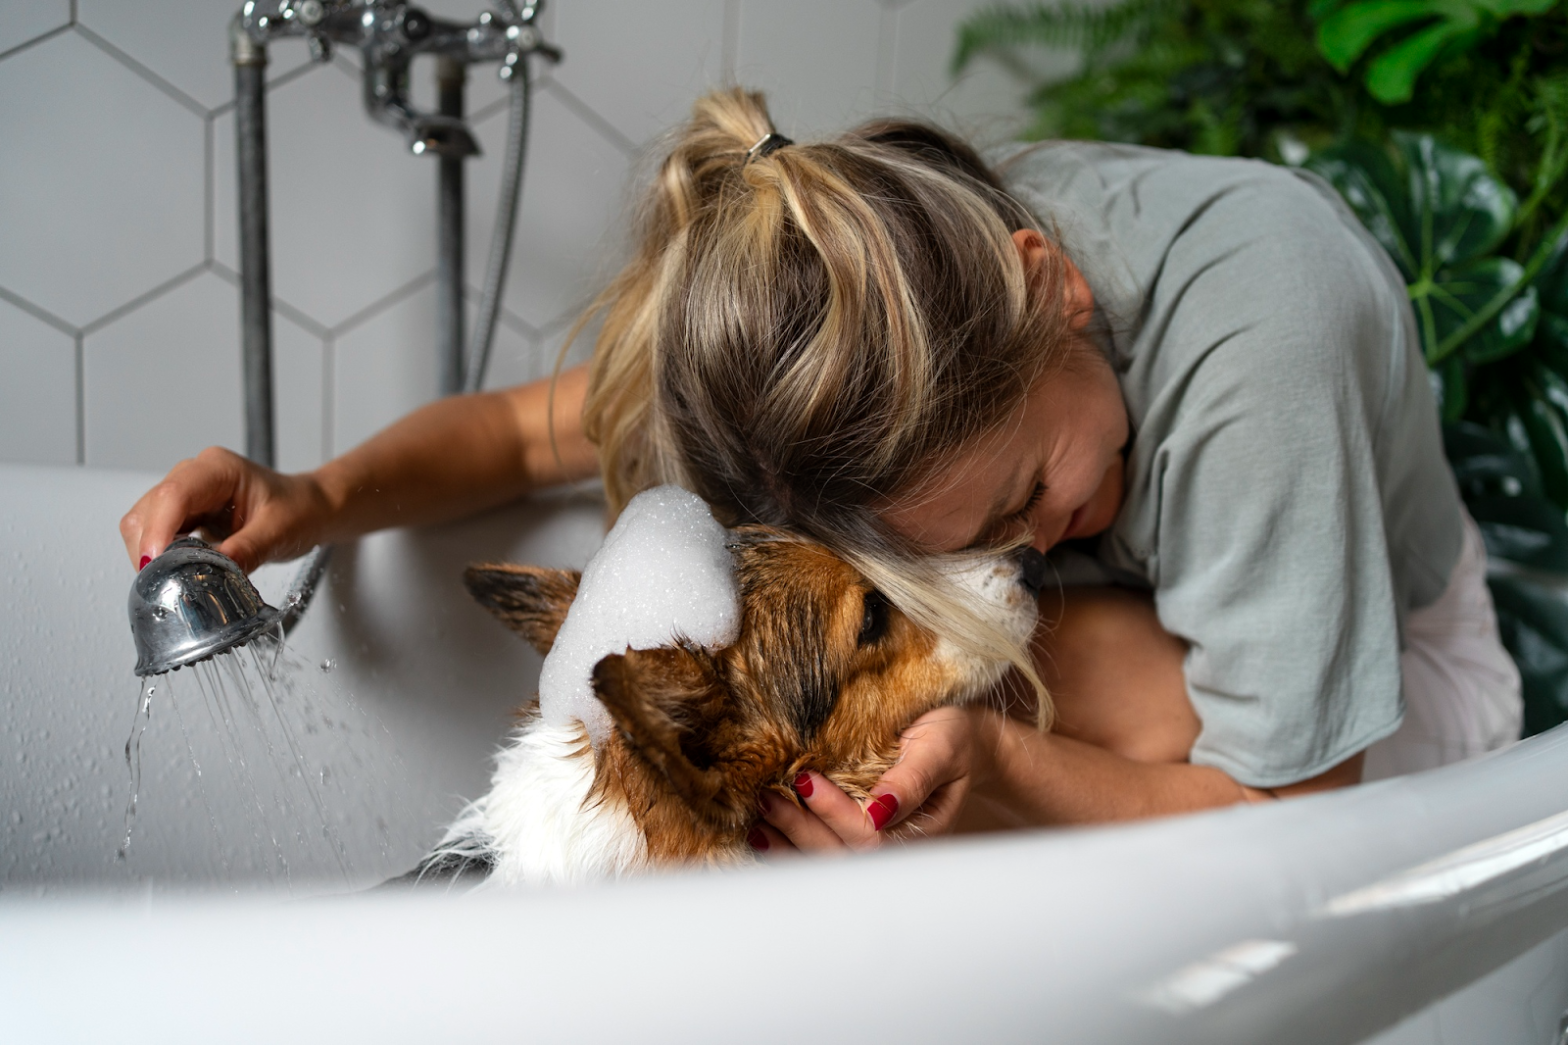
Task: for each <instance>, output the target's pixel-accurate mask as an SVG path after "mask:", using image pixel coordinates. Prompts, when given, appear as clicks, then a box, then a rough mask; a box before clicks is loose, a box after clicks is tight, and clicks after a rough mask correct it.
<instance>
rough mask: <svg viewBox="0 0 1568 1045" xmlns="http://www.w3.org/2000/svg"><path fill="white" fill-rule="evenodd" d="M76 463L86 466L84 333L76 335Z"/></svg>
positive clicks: (85, 364) (79, 465)
mask: <svg viewBox="0 0 1568 1045" xmlns="http://www.w3.org/2000/svg"><path fill="white" fill-rule="evenodd" d="M75 340H76V360H75V362H76V464H77V466H78V467H82V468H85V467H86V466H87V349H86V346H85V345H84V342H85V341H86V335H85V334H82V333H80V332H78V333H77V335H76V339H75Z"/></svg>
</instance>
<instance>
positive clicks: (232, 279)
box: [207, 260, 331, 338]
mask: <svg viewBox="0 0 1568 1045" xmlns="http://www.w3.org/2000/svg"><path fill="white" fill-rule="evenodd" d="M207 271H208V272H211V273H212V274H213V275H214V276H217V277H218V278H219V279H221V280H223V282H225V283H227V284H228V285H229V286H231V287H234V288H235V289H236V290H238V289H239V285H240V276H239V273H238V272H235V271H234V270H233V269H231V268H229V266H227V265H225V264H224V263H223V262H221V261H217V260H213V261H209V262H207ZM272 311H274V312H276V313H277V314H278V315H280V316H282V317H283V318H284V319H286V320H288V321H289V322H290V323H293V324H294V325H295V326H297V327H299V328H300V329H301V330H303V331H304V332H305V333H307V334H309V335H310V336H311V337H317V338H321V337H328V336H329V335H330V333H331V331H329V330H328V329H327V327H326V326H325V325H324V324H322V323H320V322H318V321H316V320H314V319H312V318H311V317H309V316H307V315H305V313H303V312H301V311H300V310H299V309H298V308H296V307H294V306H293V305H291V304H289V303H288V302H287V301H284V300H282V299H281V298H279V297H278V296H277V295H276V294H274V295H272Z"/></svg>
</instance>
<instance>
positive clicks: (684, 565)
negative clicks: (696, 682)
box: [539, 486, 740, 745]
mask: <svg viewBox="0 0 1568 1045" xmlns="http://www.w3.org/2000/svg"><path fill="white" fill-rule="evenodd" d="M724 542H725V533H724V528H723V527H722V526H720V525H719V524H718V522H716V521H715V520H714V518H713V516H712V514H711V513H709V511H708V506H707V504H705V503H704V502H703V500H702V499H701V498H700V497H698V496H697V495H696V494H693V493H690V492H688V491H686V490H683V489H681V488H680V487H678V486H659V487H655V488H654V489H652V490H647V491H645V492H643V493H640V494H638V495H637V496H636V497H634V498H632V500H631V502H630V503H629V504H627V506H626V508H625V510H624V511H622V512H621V517H620V519H618V520H617V521H616V523H615V526H614V528H612V529H611V530H610V533H609V536H607V537H605V539H604V544H603V545H602V546H601V547H600V548H599V550H598V552H596V553H595V554H594V557H593V559H592V560H591V561H590V562H589V563H588V566H587V568H586V569H584V570H583V577H582V582H581V583H580V584H579V585H578V588H577V598H576V599H574V600H573V601H572V605H571V608H570V609H569V610H567V613H566V620H565V622H564V623H562V625H561V630H560V632H559V633H558V634H557V635H556V637H555V645H554V646H552V647H551V649H550V655H549V656H548V657H546V658H545V659H544V670H543V671H541V672H540V674H539V712H540V714H541V716H542V717H543V718H544V720H545V721H546V722H549V723H552V724H555V725H565V724H566V723H568V722H570V721H572V720H573V719H577V720H580V721H581V722H582V723H583V725H584V726H586V727H587V728H588V737H589V739H590V740H591V741H592V742H593V743H594V744H595V745H598V744H599V743H600V742H601V741H602V740H603V739H604V738H605V737H606V736H608V735H609V732H610V728H611V725H610V716H609V713H608V712H606V711H605V709H604V705H602V704H600V703H599V700H598V698H597V697H595V696H594V693H593V685H592V682H591V681H590V680H591V678H592V675H593V667H594V665H595V664H597V663H598V662H599V661H600V660H602V659H603V658H604V657H606V656H607V655H609V654H611V653H625V652H626V651H627V650H628V649H654V648H656V647H659V646H667V645H669V644H670V643H671V642H672V641H673V640H674V639H677V638H684V639H688V640H690V641H692V642H695V643H697V644H699V645H702V646H708V647H712V648H717V647H720V646H725V645H728V644H729V643H731V642H733V641H735V636H736V634H737V633H738V631H739V629H740V599H739V596H738V595H737V593H736V590H735V567H734V562H733V560H732V559H731V558H730V552H729V549H727V548H726V547H725V546H724Z"/></svg>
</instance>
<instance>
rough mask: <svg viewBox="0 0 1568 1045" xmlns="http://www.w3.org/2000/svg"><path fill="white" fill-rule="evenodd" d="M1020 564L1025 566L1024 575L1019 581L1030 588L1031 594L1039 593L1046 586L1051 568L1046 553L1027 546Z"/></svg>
mask: <svg viewBox="0 0 1568 1045" xmlns="http://www.w3.org/2000/svg"><path fill="white" fill-rule="evenodd" d="M1019 565H1021V566H1022V567H1023V576H1021V577H1020V578H1019V581H1020V582H1021V583H1022V584H1023V586H1024V587H1025V588H1028V589H1029V592H1030V594H1032V595H1039V594H1040V590H1041V589H1042V588H1044V587H1045V579H1046V573H1047V571H1048V570H1049V569H1050V567H1049V565H1048V564H1047V562H1046V558H1045V553H1044V552H1041V551H1036V550H1035V549H1033V548H1025V549H1024V552H1023V556H1022V557H1021V561H1020V563H1019Z"/></svg>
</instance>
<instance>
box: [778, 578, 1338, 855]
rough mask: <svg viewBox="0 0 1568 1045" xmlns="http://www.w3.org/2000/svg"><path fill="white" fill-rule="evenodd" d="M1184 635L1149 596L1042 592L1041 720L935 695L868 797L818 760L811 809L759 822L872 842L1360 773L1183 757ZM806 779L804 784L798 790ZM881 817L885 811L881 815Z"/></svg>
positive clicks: (1133, 812)
mask: <svg viewBox="0 0 1568 1045" xmlns="http://www.w3.org/2000/svg"><path fill="white" fill-rule="evenodd" d="M1185 655H1186V646H1185V644H1184V643H1182V642H1181V641H1180V640H1179V639H1176V638H1175V637H1174V636H1172V635H1170V634H1169V633H1167V632H1166V631H1165V630H1164V629H1163V628H1161V627H1160V625H1159V621H1158V619H1157V617H1156V616H1155V613H1154V607H1153V603H1152V600H1150V599H1149V597H1148V596H1146V595H1143V594H1139V593H1135V592H1130V591H1127V590H1125V589H1107V588H1081V589H1069V590H1067V591H1065V592H1063V593H1062V594H1061V595H1060V596H1058V597H1056V598H1055V599H1047V600H1044V605H1042V613H1041V626H1040V630H1039V632H1038V633H1037V636H1036V643H1035V656H1036V662H1037V665H1038V667H1039V668H1040V672H1041V676H1042V678H1044V679H1045V681H1046V683H1047V684H1048V686H1049V688H1050V690H1051V692H1052V694H1053V696H1054V697H1055V700H1056V727H1055V729H1054V731H1053V732H1050V733H1041V732H1040V731H1039V730H1038V729H1036V728H1035V725H1034V723H1033V721H1032V719H1033V714H1032V709H1031V708H1029V707H1027V706H1026V705H1024V704H1020V703H1017V702H1015V703H1014V706H1013V711H1014V712H1015V714H1016V716H1017V717H1013V716H1009V715H1007V714H1005V713H1003V712H1001V711H998V710H995V709H992V708H985V707H969V708H939V709H938V710H936V711H933V712H931V713H930V714H928V715H926V716H924V717H923V718H921V719H920V720H918V721H917V722H915V723H914V724H913V725H912V726H911V727H910V728H909V729H908V730H906V731H905V734H904V738H905V739H904V751H903V755H902V757H901V759H900V761H899V763H898V765H896V766H894V767H893V768H892V769H891V770H889V771H888V773H887V775H886V776H884V777H883V779H882V781H881V782H880V784H879V786H878V787H877V788H876V789H875V792H874V793H875V795H876V796H877V798H878V802H877V803H873V805H878V804H880V806H881V808H880V809H868V808H863V807H862V806H861V805H860V803H858V802H856V801H854V800H853V799H851V798H850V797H849V796H848V795H846V794H845V793H844V792H843V791H841V790H840V789H839V788H837V787H835V786H833V784H832V783H831V782H830V781H828V780H826V779H825V778H823V777H821V776H820V775H818V774H815V773H812V774H808V776H807V779H806V781H805V782H804V783H805V785H806V786H805V787H804V788H802V789H800V790H801V793H802V797H803V798H804V800H805V804H806V809H805V810H802V809H799V808H797V807H795V806H792V805H789V804H788V803H785V802H773V803H771V805H770V807H769V808H768V809H767V810H766V825H764V826H763V827H762V828H760V829H759V830H761V831H762V835H761V837H762V838H763V839H765V840H766V841H767V842H768V843H769V846H770V849H772V848H791V847H794V848H804V849H829V850H830V849H843V848H846V847H847V848H857V849H858V848H869V847H872V846H876V845H878V844H880V842H881V841H882V839H883V838H885V837H889V834H888V832H891V837H895V838H896V837H903V836H909V835H914V834H942V833H946V832H949V831H955V830H985V829H996V828H1002V827H1026V826H1040V825H1050V824H1081V823H1099V822H1106V821H1112V820H1131V819H1138V818H1142V817H1151V816H1161V815H1166V814H1171V813H1180V812H1189V811H1194V810H1199V809H1209V808H1214V807H1217V806H1224V805H1233V804H1236V803H1240V802H1258V801H1266V800H1269V799H1271V798H1283V797H1290V796H1293V795H1298V794H1306V793H1309V792H1312V791H1321V790H1326V789H1329V788H1335V787H1344V786H1347V785H1350V784H1354V783H1357V782H1359V781H1360V779H1361V763H1362V755H1360V754H1357V755H1355V756H1353V757H1351V758H1349V759H1347V760H1346V761H1344V762H1343V763H1341V764H1340V765H1338V766H1335V767H1334V768H1332V769H1330V770H1328V771H1327V772H1325V773H1322V774H1320V775H1318V776H1315V777H1312V778H1310V779H1307V780H1302V781H1298V782H1296V783H1294V784H1290V785H1288V786H1284V787H1278V788H1272V789H1268V790H1262V789H1258V788H1251V787H1246V786H1244V785H1242V784H1240V783H1238V782H1237V781H1236V780H1234V779H1232V778H1231V777H1230V776H1228V775H1227V774H1226V773H1224V772H1223V771H1221V770H1219V769H1215V768H1213V767H1209V766H1195V765H1191V764H1190V763H1188V762H1187V756H1188V753H1189V752H1190V751H1191V749H1192V744H1193V741H1195V740H1196V739H1197V736H1198V730H1199V728H1200V723H1199V722H1198V718H1197V715H1196V713H1195V712H1194V711H1193V709H1192V704H1191V702H1190V701H1189V700H1188V698H1187V692H1186V683H1185V680H1184V678H1183V675H1182V661H1183V659H1184V657H1185ZM807 791H809V792H810V793H809V794H807V793H806V792H807ZM879 821H880V822H879Z"/></svg>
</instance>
